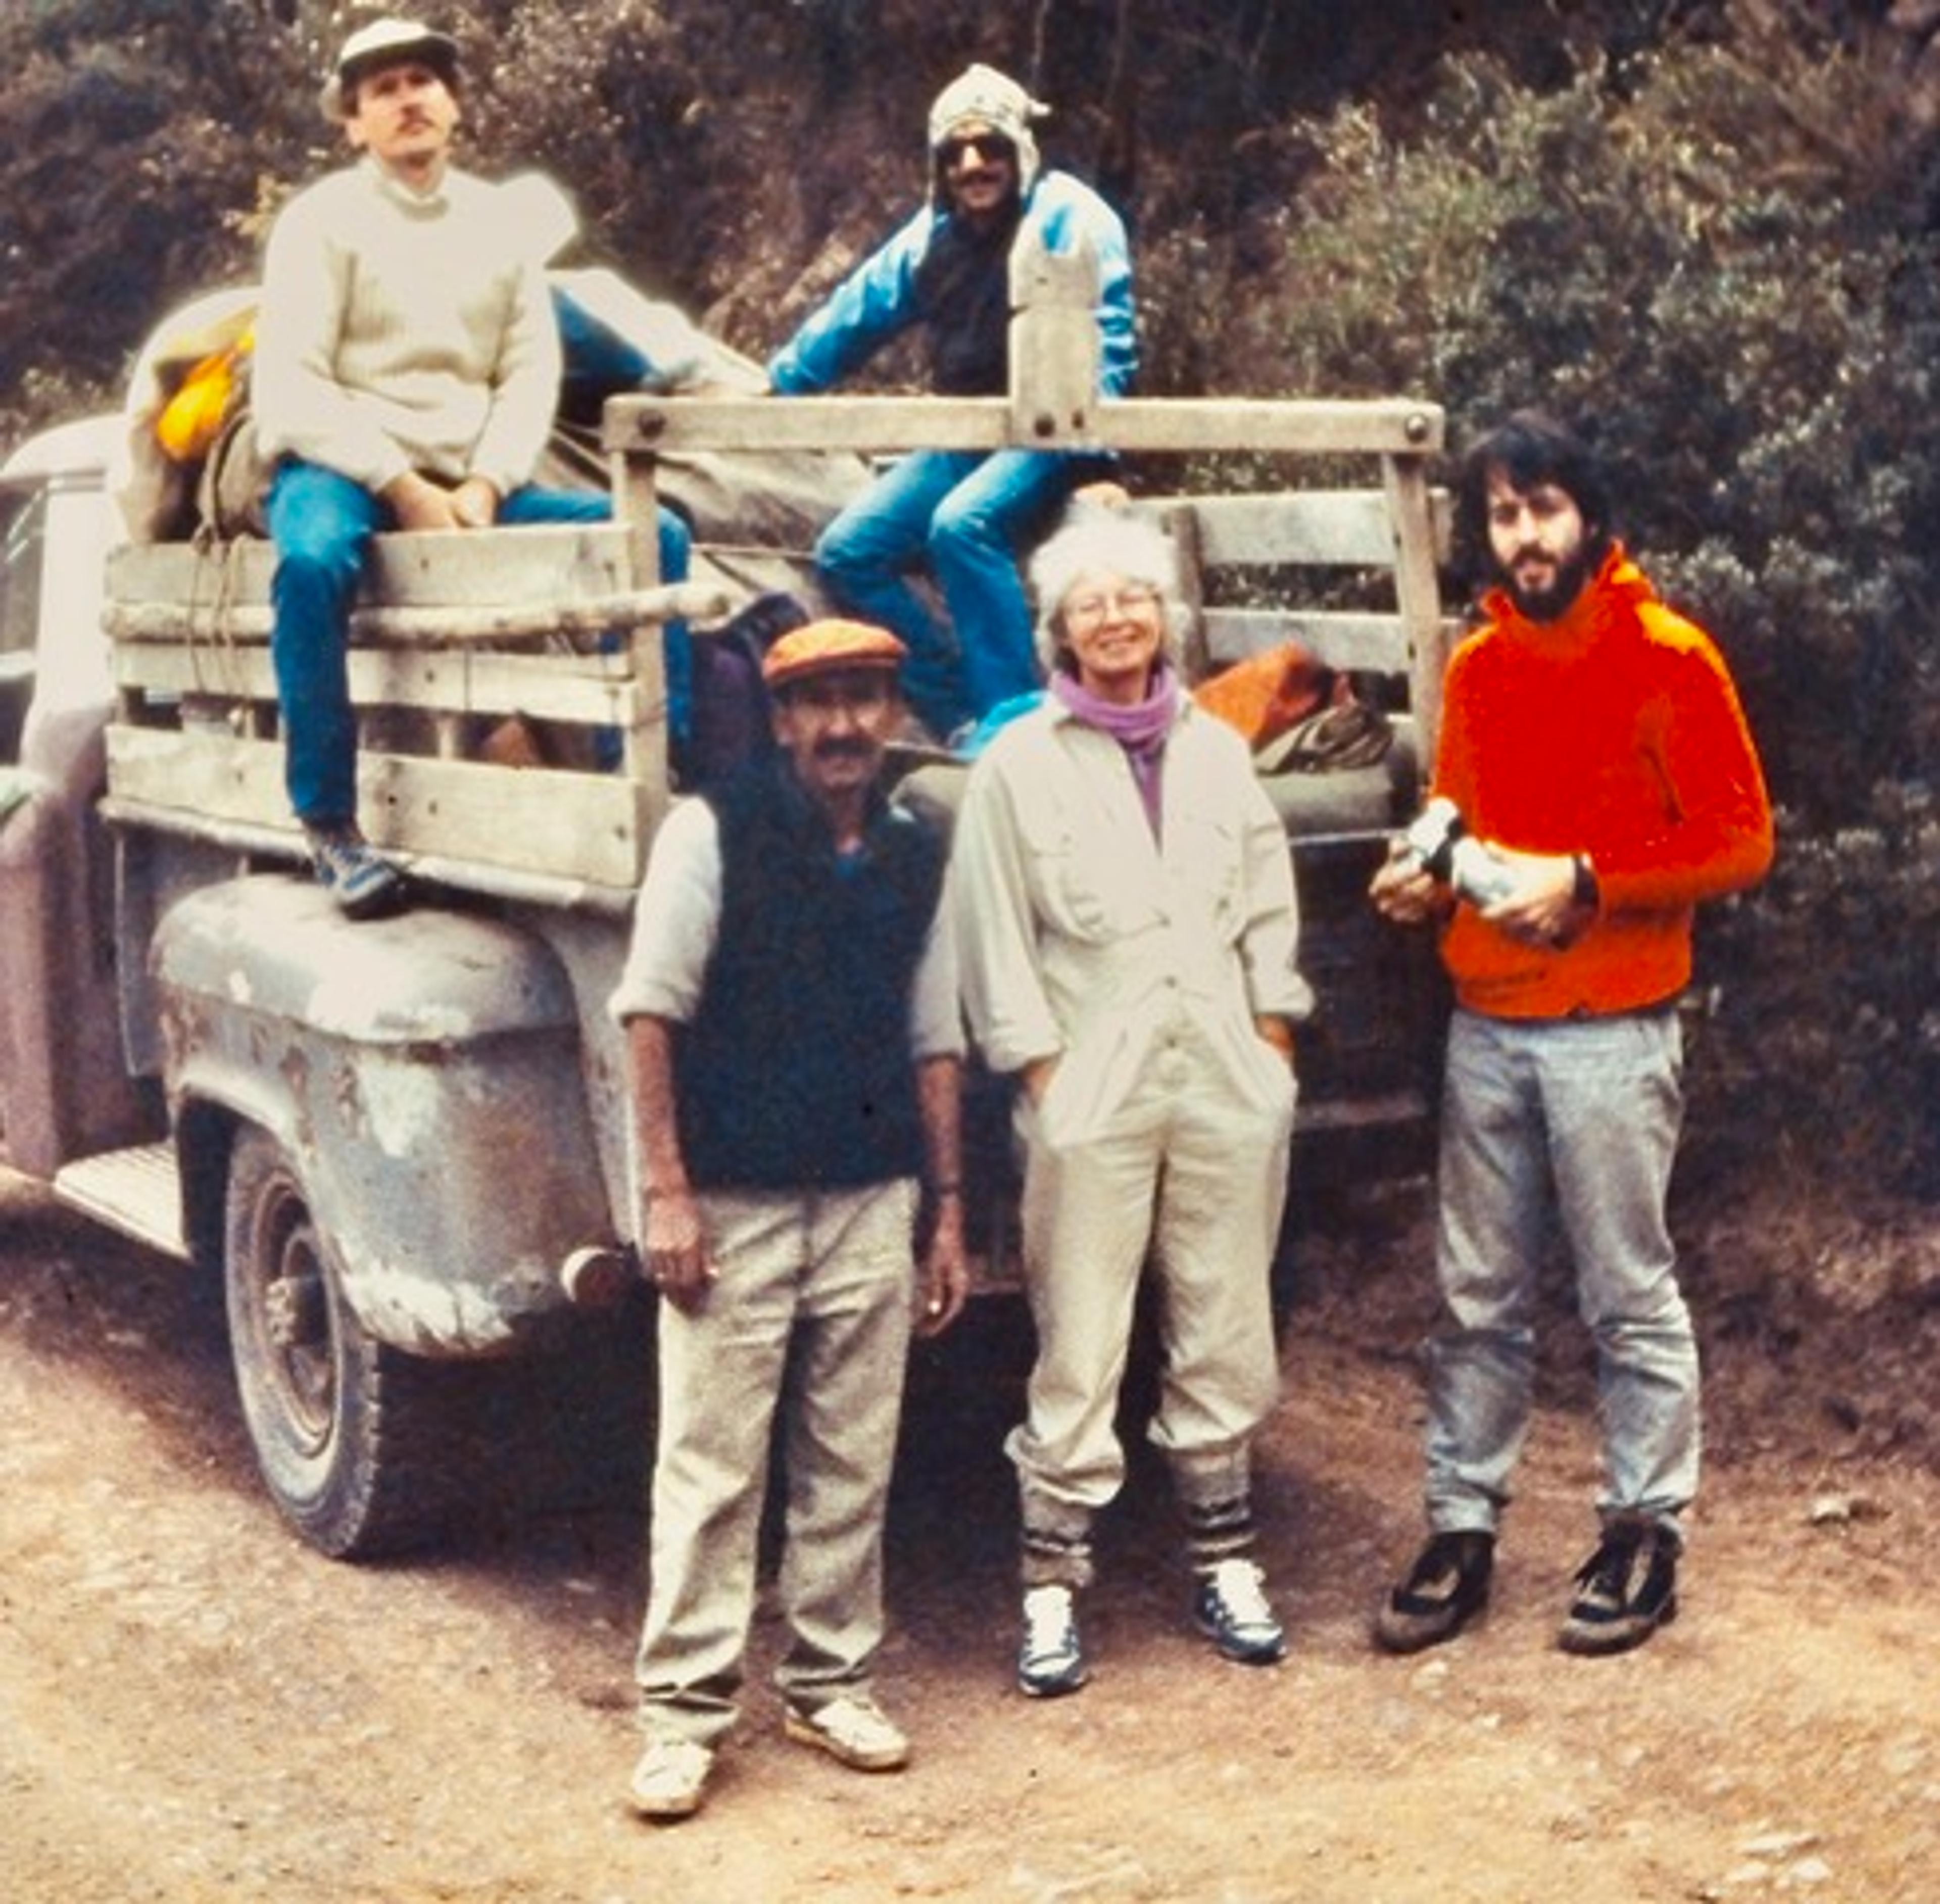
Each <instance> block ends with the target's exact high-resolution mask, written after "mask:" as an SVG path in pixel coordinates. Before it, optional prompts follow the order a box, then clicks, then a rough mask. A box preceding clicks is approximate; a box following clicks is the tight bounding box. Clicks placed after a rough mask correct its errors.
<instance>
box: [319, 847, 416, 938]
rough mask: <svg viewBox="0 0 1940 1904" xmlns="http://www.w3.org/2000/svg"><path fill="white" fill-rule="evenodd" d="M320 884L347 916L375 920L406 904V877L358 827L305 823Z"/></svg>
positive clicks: (347, 917)
mask: <svg viewBox="0 0 1940 1904" xmlns="http://www.w3.org/2000/svg"><path fill="white" fill-rule="evenodd" d="M304 844H305V845H306V846H307V847H309V849H310V865H311V867H312V868H313V869H314V871H315V872H316V877H317V883H318V884H319V885H320V886H322V888H323V889H324V890H325V892H326V893H328V894H329V895H330V896H331V898H332V899H334V900H335V901H336V902H337V909H338V911H340V912H341V913H342V914H343V916H344V917H346V919H375V918H377V917H378V916H379V915H380V914H383V913H386V912H395V911H397V909H398V908H399V907H400V906H401V905H403V904H404V874H402V873H401V872H399V871H398V869H397V868H396V867H395V866H394V865H392V864H391V862H389V860H388V859H386V858H385V857H384V856H383V854H382V853H378V852H377V850H375V849H374V848H373V847H371V845H370V844H369V843H368V841H366V840H365V838H364V836H363V835H362V834H361V833H360V832H358V830H357V828H355V826H352V825H340V826H308V825H307V826H305V827H304Z"/></svg>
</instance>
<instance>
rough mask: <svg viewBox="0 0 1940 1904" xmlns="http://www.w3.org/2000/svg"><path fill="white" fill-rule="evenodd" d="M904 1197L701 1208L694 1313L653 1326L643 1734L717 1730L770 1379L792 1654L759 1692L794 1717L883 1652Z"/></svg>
mask: <svg viewBox="0 0 1940 1904" xmlns="http://www.w3.org/2000/svg"><path fill="white" fill-rule="evenodd" d="M916 1198H917V1188H916V1185H915V1184H914V1182H913V1181H911V1180H908V1179H903V1180H901V1181H898V1182H892V1183H886V1184H877V1185H871V1186H869V1187H868V1188H863V1189H860V1190H845V1191H836V1192H826V1193H823V1194H820V1195H817V1194H814V1193H810V1192H757V1191H734V1192H729V1191H710V1192H704V1193H703V1195H702V1197H701V1199H700V1203H701V1210H702V1215H703V1219H704V1221H705V1222H706V1229H707V1243H708V1247H709V1250H710V1251H711V1252H712V1256H713V1259H714V1263H715V1269H716V1271H717V1275H716V1279H715V1282H714V1283H712V1286H710V1287H709V1290H708V1293H707V1299H706V1304H705V1306H704V1307H703V1308H702V1309H701V1310H700V1313H699V1314H695V1315H686V1314H682V1312H680V1311H678V1310H676V1308H675V1307H673V1304H670V1303H669V1304H663V1305H662V1306H661V1309H660V1430H659V1448H658V1452H657V1457H656V1459H655V1460H654V1484H653V1509H652V1513H653V1518H652V1523H651V1533H650V1542H651V1546H650V1554H651V1567H652V1576H651V1582H650V1584H649V1591H648V1605H647V1615H646V1621H645V1626H644V1628H643V1629H642V1633H641V1636H640V1646H639V1657H638V1659H637V1661H636V1668H635V1677H636V1680H637V1681H638V1683H639V1691H640V1709H641V1719H642V1725H643V1726H644V1727H645V1729H646V1730H647V1731H648V1732H649V1734H651V1735H657V1736H669V1735H672V1736H679V1737H683V1738H691V1739H694V1740H697V1741H699V1742H700V1743H701V1744H712V1743H713V1742H714V1741H716V1740H718V1738H721V1735H724V1733H726V1732H728V1730H729V1729H731V1727H732V1726H733V1725H734V1720H735V1718H736V1716H737V1710H738V1706H739V1696H738V1695H739V1694H740V1689H741V1685H742V1682H743V1674H744V1671H745V1665H744V1662H745V1657H746V1651H747V1643H748V1632H749V1623H750V1622H751V1620H752V1618H753V1614H754V1604H755V1564H756V1549H757V1545H758V1539H759V1536H760V1531H761V1507H762V1502H763V1499H764V1496H765V1494H766V1492H767V1479H768V1453H769V1448H770V1433H771V1430H772V1429H773V1423H774V1417H775V1411H776V1407H777V1405H780V1404H782V1402H783V1401H784V1384H783V1375H784V1372H786V1374H787V1377H788V1380H787V1384H786V1392H785V1408H786V1414H785V1419H784V1421H783V1423H782V1437H783V1439H782V1447H783V1457H782V1458H783V1460H784V1463H785V1466H786V1469H787V1481H788V1497H787V1506H786V1513H785V1523H784V1524H785V1549H784V1551H783V1554H782V1570H781V1578H780V1582H779V1588H780V1598H781V1610H782V1616H783V1618H784V1619H785V1622H786V1623H787V1627H788V1631H789V1645H788V1648H787V1651H786V1652H785V1655H784V1656H783V1658H782V1660H781V1661H780V1662H779V1665H778V1666H777V1668H776V1673H775V1682H776V1685H777V1686H778V1687H779V1689H780V1690H781V1692H782V1696H783V1698H785V1699H787V1700H788V1701H789V1703H790V1704H793V1705H795V1706H797V1707H801V1708H802V1709H803V1710H812V1709H813V1708H814V1707H816V1706H818V1705H821V1704H825V1703H826V1702H827V1701H828V1700H829V1699H831V1698H836V1697H838V1696H840V1695H843V1694H846V1693H851V1692H862V1691H865V1690H866V1689H867V1688H868V1683H869V1677H870V1671H871V1665H872V1664H873V1662H874V1658H875V1655H876V1652H877V1648H878V1647H879V1646H880V1645H881V1643H882V1637H883V1509H884V1507H885V1506H886V1503H887V1500H888V1495H889V1475H890V1469H891V1467H892V1464H893V1463H894V1460H895V1446H896V1431H897V1425H898V1420H899V1417H900V1416H901V1408H902V1392H903V1377H904V1370H905V1368H906V1366H907V1359H908V1353H909V1340H910V1329H911V1320H912V1316H913V1313H914V1304H915V1292H916V1280H917V1279H916V1270H915V1265H914V1259H913V1256H912V1253H911V1243H912V1237H913V1233H914V1223H915V1218H916ZM791 1344H792V1347H793V1354H792V1356H791V1353H790V1350H791Z"/></svg>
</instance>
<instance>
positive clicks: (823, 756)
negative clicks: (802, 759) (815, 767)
mask: <svg viewBox="0 0 1940 1904" xmlns="http://www.w3.org/2000/svg"><path fill="white" fill-rule="evenodd" d="M869 753H870V745H869V743H868V741H866V740H848V739H841V740H818V741H817V742H816V743H815V758H816V759H817V760H867V759H868V757H869Z"/></svg>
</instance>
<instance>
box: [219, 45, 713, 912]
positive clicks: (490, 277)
mask: <svg viewBox="0 0 1940 1904" xmlns="http://www.w3.org/2000/svg"><path fill="white" fill-rule="evenodd" d="M322 104H323V107H324V110H325V113H326V114H328V116H329V117H331V118H333V119H334V120H336V121H337V122H338V123H339V124H341V125H342V127H343V130H344V133H345V134H346V136H347V137H348V139H349V142H350V144H351V145H352V148H354V149H355V151H357V152H358V154H360V155H361V156H360V158H359V160H358V163H356V164H355V165H354V166H350V167H349V168H348V169H345V170H343V171H340V172H334V173H332V174H331V175H330V176H328V178H323V179H321V180H319V182H317V183H316V184H315V185H311V186H310V187H309V188H307V190H305V191H302V192H300V193H299V194H297V196H296V197H294V198H293V199H291V201H290V203H288V206H285V209H283V211H282V213H281V214H280V215H279V217H278V218H277V220H276V224H275V227H274V228H273V230H272V231H271V233H270V240H269V246H268V250H267V255H266V258H265V260H264V276H263V297H262V305H261V313H260V315H259V317H258V323H257V336H256V353H255V374H254V379H255V380H254V402H255V413H256V423H257V428H258V435H259V440H260V441H261V447H262V449H263V450H264V453H265V454H266V455H267V456H270V457H271V458H272V459H276V475H275V478H274V481H273V484H272V486H271V488H270V496H269V503H268V511H267V513H268V518H269V527H270V535H271V536H272V537H273V539H274V540H275V542H276V552H277V558H278V560H277V566H276V576H275V579H274V581H273V584H272V594H273V602H274V606H275V613H276V627H275V633H274V637H273V654H274V658H275V661H276V681H277V690H278V693H279V697H280V700H281V702H282V719H283V728H284V738H285V749H286V755H287V762H286V768H285V775H286V782H287V785H288V789H289V795H290V804H291V806H292V807H294V810H295V812H296V814H297V818H298V819H299V820H300V821H301V822H302V823H303V827H304V835H305V838H306V839H307V842H308V844H309V847H310V854H311V858H312V860H313V863H314V865H315V866H316V873H317V877H318V878H319V880H322V883H324V885H325V886H326V887H328V889H329V890H330V892H331V895H332V896H333V897H334V898H335V899H336V900H337V903H338V904H339V905H340V906H341V907H342V908H343V911H345V912H346V913H347V914H349V915H350V916H351V917H353V918H361V917H368V916H371V915H372V914H377V913H380V912H383V911H387V910H389V909H391V908H394V907H395V905H397V904H398V903H399V902H400V901H401V898H402V896H403V882H402V880H401V876H400V874H399V873H398V869H397V868H395V867H394V866H393V865H391V864H390V863H389V862H388V861H386V859H383V857H382V856H380V854H378V853H376V852H374V850H372V849H371V847H369V846H368V844H365V840H364V838H363V835H362V834H361V831H359V829H358V825H357V777H356V749H357V732H356V725H355V717H354V715H353V713H352V708H351V704H350V695H349V681H348V669H347V665H346V648H347V646H348V631H349V612H350V606H351V602H352V597H353V596H354V595H355V591H356V587H357V584H358V579H359V578H360V576H361V574H362V572H363V569H364V564H365V560H366V559H367V557H368V553H369V550H370V547H371V536H372V535H373V534H374V532H377V531H378V530H380V529H481V528H484V527H487V526H489V525H490V524H492V523H535V522H560V521H581V520H593V519H597V518H601V517H605V515H606V514H608V513H609V504H608V502H607V499H606V498H605V497H604V496H593V495H575V494H570V493H564V492H560V491H549V490H539V489H536V488H535V487H532V483H531V478H532V472H533V470H534V468H535V465H536V464H537V462H538V458H539V455H540V453H541V450H542V449H543V448H544V444H545V441H546V438H547V435H548V432H549V431H550V429H551V425H552V420H553V413H554V407H555V405H556V404H557V401H558V395H559V383H560V343H559V333H558V328H557V323H556V322H555V319H554V313H553V307H552V304H551V297H550V294H549V292H548V288H547V285H546V280H545V275H544V269H543V267H542V264H541V259H540V257H539V255H538V251H539V247H538V246H537V245H536V244H535V243H533V242H532V239H531V236H530V235H529V233H526V232H524V231H523V230H521V228H520V224H519V221H518V220H517V217H516V215H514V210H513V202H512V200H511V198H510V197H509V196H508V195H507V194H505V191H504V190H503V188H501V187H499V186H498V185H492V184H489V183H487V182H485V181H484V180H483V179H480V178H474V177H471V175H468V174H467V173H465V172H461V171H459V170H458V169H456V167H454V166H453V165H452V164H451V163H450V151H451V144H452V139H453V133H455V131H456V128H457V125H458V121H459V69H458V49H457V46H456V43H455V42H454V41H453V40H451V39H450V38H448V37H447V35H444V34H443V33H440V32H435V31H434V30H432V29H429V28H428V27H426V26H421V25H419V23H416V21H413V20H393V19H386V20H378V21H376V22H375V23H373V24H371V25H369V26H365V27H363V28H361V29H359V30H358V32H355V33H353V34H352V35H351V36H350V37H349V39H348V40H347V41H345V43H344V46H343V50H342V52H341V53H340V54H339V55H338V57H337V65H336V68H335V70H334V72H333V74H332V75H331V78H330V80H329V81H328V84H326V85H325V87H324V89H323V96H322ZM687 553H688V548H687V538H686V533H685V529H684V528H683V527H682V525H681V524H680V523H679V521H678V520H677V519H676V518H674V517H670V516H669V515H668V514H666V512H665V511H663V512H662V516H661V523H660V571H661V575H662V577H663V578H664V579H666V580H670V581H674V580H679V579H680V578H682V577H684V576H685V574H686V572H687Z"/></svg>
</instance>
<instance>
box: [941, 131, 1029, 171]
mask: <svg viewBox="0 0 1940 1904" xmlns="http://www.w3.org/2000/svg"><path fill="white" fill-rule="evenodd" d="M972 152H975V153H976V154H978V157H981V159H983V160H984V162H985V163H990V162H991V161H993V160H994V161H996V163H999V164H1008V163H1010V162H1011V160H1014V159H1015V158H1016V157H1017V147H1016V146H1015V145H1013V144H1012V143H1011V142H1010V140H1008V139H1006V138H1005V136H1003V134H1002V133H965V134H964V135H963V136H962V137H960V138H957V139H945V140H944V142H943V143H942V144H941V145H939V146H938V148H936V156H937V157H938V158H939V159H941V160H942V161H943V163H944V167H945V169H947V170H949V171H951V172H954V171H955V170H956V168H957V167H958V166H960V165H961V164H962V163H963V161H964V160H965V157H967V156H968V154H971V153H972Z"/></svg>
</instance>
